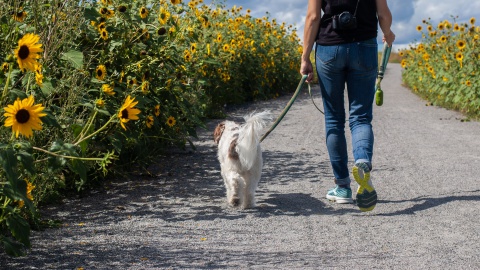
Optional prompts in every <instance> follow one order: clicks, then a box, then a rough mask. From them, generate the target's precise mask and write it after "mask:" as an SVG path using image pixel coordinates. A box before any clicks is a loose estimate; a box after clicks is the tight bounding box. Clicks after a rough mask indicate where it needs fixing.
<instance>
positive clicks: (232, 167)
mask: <svg viewBox="0 0 480 270" xmlns="http://www.w3.org/2000/svg"><path fill="white" fill-rule="evenodd" d="M244 119H245V123H244V124H242V125H239V124H237V123H235V122H233V121H224V122H222V123H220V124H218V125H217V127H216V128H215V131H214V133H213V137H214V141H215V143H217V145H218V160H219V161H220V167H221V172H222V177H223V180H224V182H225V187H226V188H227V201H228V203H229V204H230V205H231V206H241V207H242V208H243V209H247V208H252V207H255V190H256V189H257V185H258V182H259V181H260V177H261V174H262V167H263V158H262V150H261V147H260V132H261V130H262V129H263V128H264V127H265V126H266V124H267V123H268V122H269V121H271V120H272V115H271V113H270V112H269V111H264V112H260V113H252V114H250V115H247V116H245V117H244Z"/></svg>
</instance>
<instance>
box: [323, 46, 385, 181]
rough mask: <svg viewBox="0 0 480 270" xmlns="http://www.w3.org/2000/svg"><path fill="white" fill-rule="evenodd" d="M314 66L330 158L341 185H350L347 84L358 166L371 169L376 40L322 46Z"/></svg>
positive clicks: (354, 154) (351, 128)
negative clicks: (365, 164)
mask: <svg viewBox="0 0 480 270" xmlns="http://www.w3.org/2000/svg"><path fill="white" fill-rule="evenodd" d="M315 63H316V68H317V75H318V78H319V84H320V89H321V92H322V99H323V106H324V111H325V134H326V141H327V149H328V154H329V156H330V162H331V164H332V168H333V174H334V175H335V181H336V183H337V184H338V185H348V184H350V181H351V180H350V176H349V175H350V174H349V170H348V153H347V140H346V138H345V117H346V116H345V105H344V104H345V103H344V91H345V84H346V87H347V93H348V105H349V118H348V121H349V126H350V131H351V134H352V147H353V157H354V159H355V163H357V162H366V163H367V164H368V165H369V166H370V167H371V162H372V155H373V140H374V139H373V130H372V125H371V122H372V110H373V100H374V97H375V80H376V77H377V69H378V45H377V41H376V39H370V40H366V41H360V42H354V43H347V44H340V45H333V46H322V45H317V46H316V49H315Z"/></svg>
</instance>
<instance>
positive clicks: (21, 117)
mask: <svg viewBox="0 0 480 270" xmlns="http://www.w3.org/2000/svg"><path fill="white" fill-rule="evenodd" d="M15 119H17V122H18V123H20V124H25V123H27V122H28V120H29V119H30V113H29V112H28V111H27V110H25V109H20V110H19V111H18V112H17V113H16V114H15Z"/></svg>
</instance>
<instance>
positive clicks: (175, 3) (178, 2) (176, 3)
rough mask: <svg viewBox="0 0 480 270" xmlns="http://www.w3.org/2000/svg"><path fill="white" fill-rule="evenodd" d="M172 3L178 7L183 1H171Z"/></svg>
mask: <svg viewBox="0 0 480 270" xmlns="http://www.w3.org/2000/svg"><path fill="white" fill-rule="evenodd" d="M170 2H172V4H174V5H178V4H180V3H182V0H170Z"/></svg>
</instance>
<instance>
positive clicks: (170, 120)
mask: <svg viewBox="0 0 480 270" xmlns="http://www.w3.org/2000/svg"><path fill="white" fill-rule="evenodd" d="M176 123H177V120H175V117H173V116H170V117H168V119H167V125H168V126H169V127H173V126H175V124H176Z"/></svg>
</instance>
